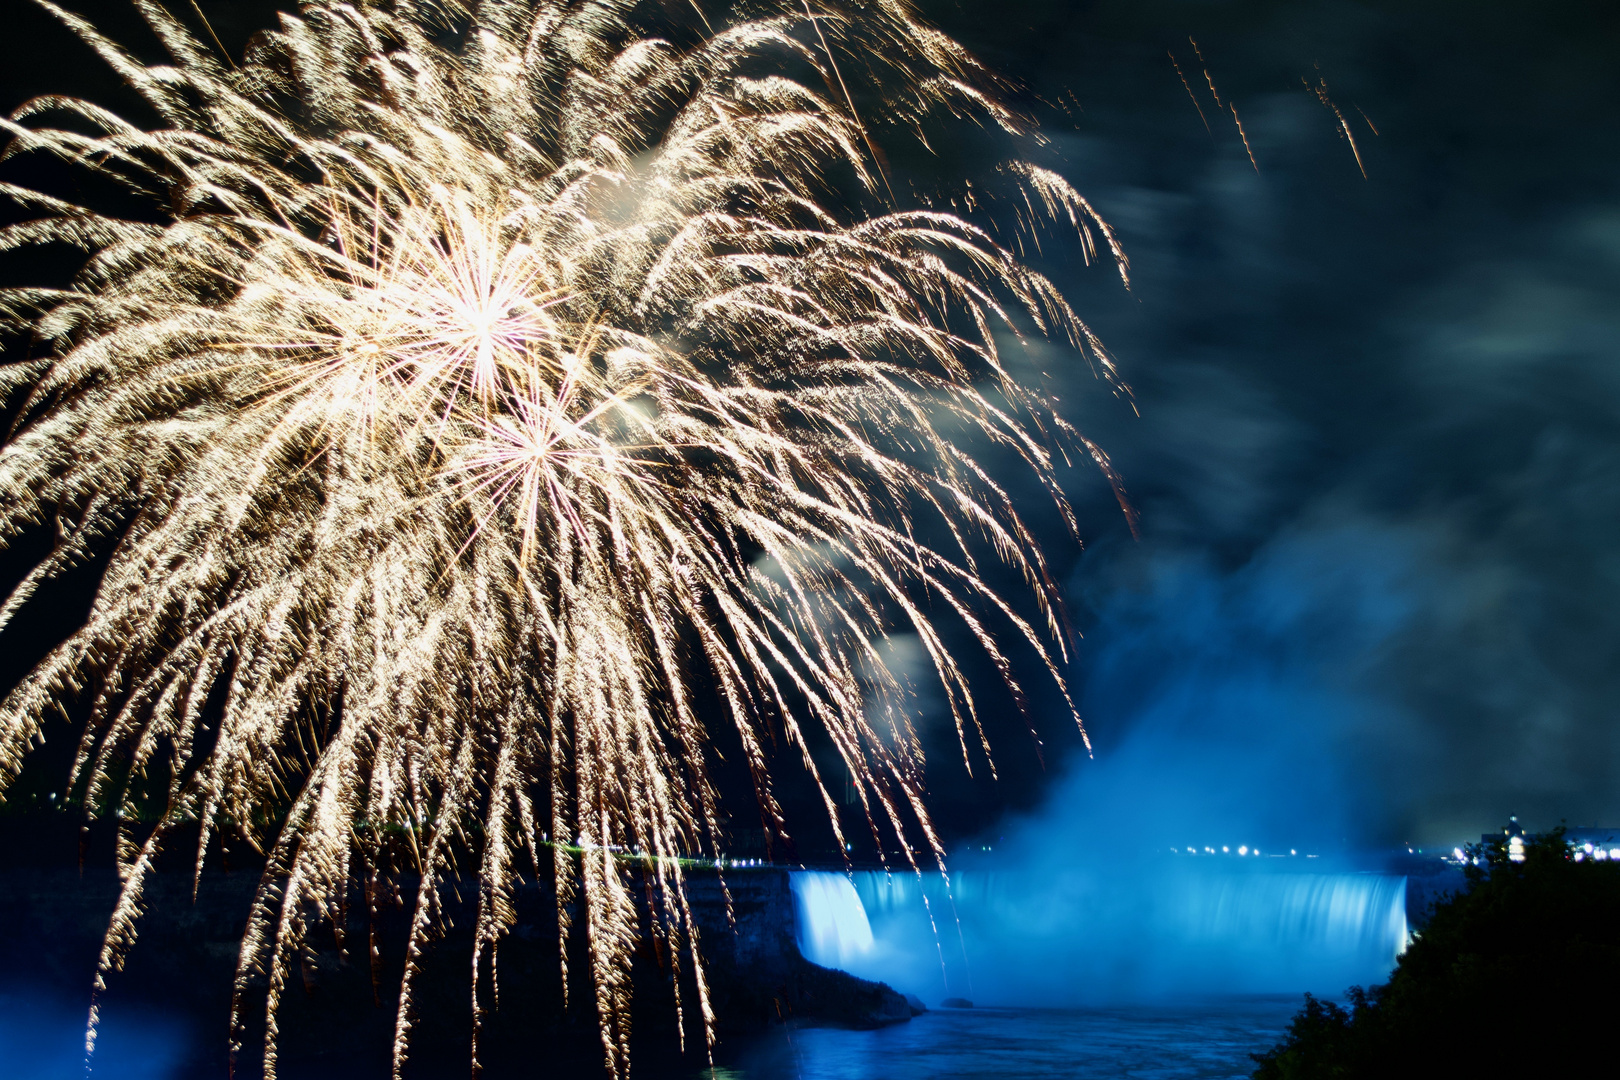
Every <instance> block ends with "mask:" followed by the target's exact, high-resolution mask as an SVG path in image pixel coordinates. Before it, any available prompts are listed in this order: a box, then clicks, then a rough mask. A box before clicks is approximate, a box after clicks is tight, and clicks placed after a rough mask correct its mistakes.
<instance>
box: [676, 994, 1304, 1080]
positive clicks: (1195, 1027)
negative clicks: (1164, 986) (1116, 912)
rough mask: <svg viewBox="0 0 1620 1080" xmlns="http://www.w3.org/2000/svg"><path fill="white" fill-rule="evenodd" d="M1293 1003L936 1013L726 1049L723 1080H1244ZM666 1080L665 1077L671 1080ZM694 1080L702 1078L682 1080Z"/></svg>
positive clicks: (774, 1035)
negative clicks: (1254, 1057)
mask: <svg viewBox="0 0 1620 1080" xmlns="http://www.w3.org/2000/svg"><path fill="white" fill-rule="evenodd" d="M1299 1006H1300V1000H1299V998H1298V997H1297V996H1295V995H1273V996H1265V997H1243V998H1229V999H1221V1000H1213V1001H1201V1002H1194V1003H1180V1004H1163V1005H1143V1006H1128V1007H1115V1008H1090V1009H944V1010H936V1011H933V1012H929V1013H926V1014H924V1015H922V1016H919V1017H917V1018H916V1019H914V1020H913V1021H911V1023H909V1024H899V1025H896V1026H894V1027H888V1028H881V1029H879V1030H877V1031H843V1030H838V1029H834V1028H799V1029H795V1030H785V1031H774V1032H771V1033H770V1034H769V1035H766V1036H760V1037H758V1038H757V1039H754V1040H752V1041H750V1042H747V1043H731V1044H730V1045H728V1046H726V1047H723V1048H722V1052H721V1054H720V1055H719V1062H720V1066H719V1068H718V1069H717V1070H716V1073H717V1076H718V1077H719V1078H722V1080H835V1078H836V1080H867V1078H870V1080H936V1078H944V1077H997V1078H1009V1077H1019V1078H1023V1077H1028V1078H1038V1077H1087V1078H1090V1077H1098V1078H1104V1077H1107V1078H1112V1077H1131V1078H1140V1080H1195V1078H1196V1080H1215V1078H1217V1077H1219V1078H1222V1080H1225V1078H1228V1077H1246V1076H1248V1075H1249V1074H1250V1072H1251V1071H1252V1070H1253V1068H1254V1064H1253V1062H1252V1061H1250V1060H1249V1057H1248V1055H1249V1054H1251V1053H1257V1052H1260V1051H1262V1050H1265V1049H1267V1048H1268V1047H1270V1046H1271V1045H1272V1044H1273V1043H1275V1042H1276V1041H1277V1039H1278V1038H1279V1037H1280V1036H1281V1035H1282V1032H1283V1030H1284V1028H1286V1027H1287V1024H1288V1020H1289V1018H1290V1017H1291V1016H1292V1015H1293V1013H1294V1012H1296V1011H1297V1010H1298V1008H1299ZM672 1075H673V1074H672ZM688 1075H691V1076H693V1080H696V1076H698V1075H707V1070H704V1071H703V1073H701V1074H688Z"/></svg>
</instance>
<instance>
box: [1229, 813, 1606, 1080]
mask: <svg viewBox="0 0 1620 1080" xmlns="http://www.w3.org/2000/svg"><path fill="white" fill-rule="evenodd" d="M1470 853H1471V854H1472V855H1476V856H1478V857H1479V859H1480V864H1479V865H1473V864H1471V865H1469V866H1468V867H1467V871H1466V872H1467V875H1468V888H1467V890H1466V891H1464V892H1461V893H1458V894H1456V895H1454V896H1452V897H1449V898H1447V899H1445V900H1442V901H1440V902H1438V903H1437V904H1436V905H1435V906H1434V908H1433V912H1432V915H1431V917H1430V919H1429V922H1428V924H1427V925H1426V926H1425V927H1424V928H1423V930H1422V931H1421V932H1420V933H1419V934H1417V935H1416V937H1415V938H1414V940H1413V941H1412V943H1411V945H1410V946H1409V947H1408V948H1407V950H1406V952H1405V954H1404V955H1403V956H1402V957H1401V958H1400V960H1399V962H1398V963H1397V964H1396V966H1395V971H1394V973H1393V974H1392V975H1391V976H1390V980H1389V982H1387V983H1385V984H1384V985H1382V986H1374V987H1371V988H1370V989H1365V990H1364V989H1362V988H1361V987H1359V986H1357V987H1352V988H1351V989H1350V991H1349V993H1348V998H1349V1008H1348V1009H1347V1008H1344V1007H1342V1006H1340V1005H1336V1004H1334V1003H1333V1002H1328V1001H1322V1000H1319V999H1317V998H1315V997H1312V996H1311V995H1309V994H1307V995H1305V1007H1304V1008H1303V1009H1302V1010H1301V1011H1300V1012H1299V1013H1298V1014H1296V1015H1295V1017H1294V1019H1293V1022H1292V1023H1291V1024H1290V1026H1289V1030H1288V1033H1287V1035H1286V1036H1285V1037H1284V1038H1283V1040H1282V1042H1280V1043H1278V1044H1277V1045H1276V1046H1275V1047H1273V1048H1272V1049H1271V1050H1269V1051H1267V1052H1266V1053H1265V1054H1257V1055H1254V1060H1255V1061H1256V1062H1257V1064H1258V1067H1257V1068H1256V1070H1255V1072H1254V1077H1255V1080H1326V1078H1330V1077H1331V1078H1335V1080H1337V1078H1352V1077H1389V1076H1398V1075H1403V1074H1408V1073H1418V1072H1420V1071H1421V1072H1422V1073H1423V1074H1426V1075H1431V1076H1436V1077H1439V1076H1468V1077H1489V1076H1575V1075H1584V1074H1586V1072H1587V1070H1588V1066H1587V1064H1586V1063H1587V1062H1588V1061H1589V1060H1590V1059H1591V1056H1592V1054H1593V1052H1594V1051H1595V1052H1596V1053H1598V1054H1599V1055H1600V1056H1601V1057H1603V1058H1607V1057H1608V1055H1609V1053H1610V1050H1609V1048H1608V1046H1607V1045H1606V1044H1607V1043H1608V1041H1609V1039H1608V1035H1607V1033H1608V1032H1609V1031H1611V1030H1612V1025H1613V1023H1614V1021H1615V1018H1616V1017H1617V1016H1620V862H1614V861H1595V860H1587V859H1581V860H1577V859H1576V858H1575V856H1574V853H1573V852H1572V851H1571V850H1570V847H1569V845H1568V843H1567V842H1566V841H1565V839H1564V830H1563V829H1561V828H1560V829H1556V830H1554V831H1553V832H1551V833H1549V834H1547V835H1545V836H1542V837H1538V838H1534V839H1532V840H1530V841H1529V842H1528V843H1527V844H1526V846H1525V849H1524V858H1523V861H1515V860H1512V859H1510V858H1509V855H1508V851H1507V849H1506V847H1505V846H1504V845H1502V844H1500V843H1496V844H1487V845H1481V846H1479V847H1477V848H1473V849H1470Z"/></svg>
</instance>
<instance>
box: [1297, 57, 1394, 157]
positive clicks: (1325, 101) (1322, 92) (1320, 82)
mask: <svg viewBox="0 0 1620 1080" xmlns="http://www.w3.org/2000/svg"><path fill="white" fill-rule="evenodd" d="M1300 81H1301V82H1305V80H1304V79H1303V78H1302V79H1301V80H1300ZM1305 85H1306V88H1307V89H1309V90H1310V91H1311V92H1312V93H1314V94H1315V95H1316V100H1318V101H1320V102H1321V103H1322V107H1323V108H1325V109H1327V110H1328V111H1329V112H1331V113H1332V114H1333V117H1334V119H1336V120H1337V121H1338V122H1339V134H1340V135H1342V136H1344V137H1345V138H1346V139H1348V140H1350V153H1352V154H1354V155H1355V158H1356V168H1357V169H1359V170H1361V178H1362V179H1363V180H1365V179H1367V166H1366V165H1364V164H1362V161H1361V147H1359V146H1357V145H1356V136H1355V132H1353V131H1351V130H1350V122H1349V121H1348V120H1346V119H1345V118H1344V113H1342V112H1340V111H1339V106H1338V105H1336V104H1334V102H1333V99H1332V98H1331V97H1329V96H1328V86H1327V80H1326V79H1323V78H1318V79H1317V80H1316V85H1315V86H1311V85H1310V83H1308V82H1307V83H1305ZM1356 111H1357V112H1361V110H1360V109H1357V110H1356ZM1361 118H1362V119H1363V120H1367V114H1366V113H1361ZM1367 126H1368V127H1369V128H1372V133H1373V134H1374V135H1376V134H1378V129H1377V128H1374V127H1373V126H1372V121H1371V120H1367Z"/></svg>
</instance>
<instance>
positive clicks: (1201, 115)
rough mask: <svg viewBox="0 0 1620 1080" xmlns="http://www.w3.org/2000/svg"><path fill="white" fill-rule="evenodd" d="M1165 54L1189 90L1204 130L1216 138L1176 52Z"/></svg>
mask: <svg viewBox="0 0 1620 1080" xmlns="http://www.w3.org/2000/svg"><path fill="white" fill-rule="evenodd" d="M1189 40H1190V39H1189ZM1165 55H1166V56H1168V57H1169V58H1170V66H1171V67H1173V68H1175V69H1176V77H1177V78H1179V79H1180V80H1181V85H1182V86H1183V87H1185V88H1186V90H1187V96H1188V97H1189V98H1191V99H1192V103H1193V108H1195V109H1197V110H1198V119H1200V120H1202V121H1203V122H1204V130H1205V131H1208V132H1209V134H1210V137H1211V138H1214V136H1215V132H1214V131H1213V130H1211V128H1210V126H1209V117H1207V116H1205V115H1204V107H1203V106H1202V105H1200V104H1198V95H1197V94H1195V93H1193V88H1192V85H1191V84H1190V83H1188V82H1187V76H1186V75H1185V74H1183V73H1182V70H1181V64H1180V63H1178V62H1177V61H1176V54H1175V53H1173V52H1170V51H1169V50H1168V49H1166V50H1165Z"/></svg>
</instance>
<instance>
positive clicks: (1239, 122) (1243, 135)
mask: <svg viewBox="0 0 1620 1080" xmlns="http://www.w3.org/2000/svg"><path fill="white" fill-rule="evenodd" d="M1227 105H1229V106H1231V108H1232V123H1234V124H1236V125H1237V129H1238V138H1240V139H1242V140H1243V152H1244V153H1246V154H1248V155H1249V164H1250V165H1253V166H1254V171H1255V172H1259V171H1260V163H1259V162H1258V161H1256V160H1254V150H1253V148H1251V147H1250V146H1249V133H1248V132H1246V131H1244V130H1243V120H1242V118H1241V117H1239V116H1238V111H1237V103H1236V102H1233V101H1228V102H1227Z"/></svg>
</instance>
